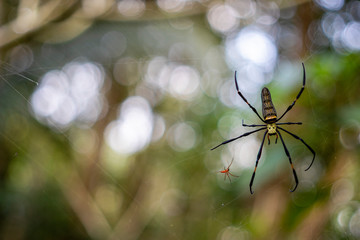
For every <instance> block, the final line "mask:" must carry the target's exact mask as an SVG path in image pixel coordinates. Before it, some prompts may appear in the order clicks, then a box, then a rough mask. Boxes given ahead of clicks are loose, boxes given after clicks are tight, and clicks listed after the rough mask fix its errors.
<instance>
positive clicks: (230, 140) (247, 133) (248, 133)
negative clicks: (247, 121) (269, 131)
mask: <svg viewBox="0 0 360 240" xmlns="http://www.w3.org/2000/svg"><path fill="white" fill-rule="evenodd" d="M264 129H266V127H263V128H259V129H256V130H254V131H251V132H246V133H244V134H243V135H240V136H238V137H236V138H232V139H229V140H226V141H224V142H222V143H220V144H219V145H217V146H216V147H213V148H212V149H211V150H214V149H216V148H218V147H220V146H221V145H224V144H227V143H229V142H232V141H235V140H236V139H239V138H242V137H246V136H248V135H250V134H252V133H255V132H258V131H261V130H264Z"/></svg>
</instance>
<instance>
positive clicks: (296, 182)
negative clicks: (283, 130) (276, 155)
mask: <svg viewBox="0 0 360 240" xmlns="http://www.w3.org/2000/svg"><path fill="white" fill-rule="evenodd" d="M277 132H278V134H279V136H280V140H281V142H282V144H283V146H284V150H285V153H286V156H287V157H288V158H289V162H290V165H291V168H292V171H293V175H294V178H295V187H294V188H293V189H292V190H290V192H294V191H295V189H296V188H297V186H298V184H299V180H298V177H297V175H296V171H295V168H294V165H293V163H292V161H291V157H290V153H289V151H288V149H287V147H286V145H285V142H284V140H283V138H282V136H281V134H280V132H279V131H277Z"/></svg>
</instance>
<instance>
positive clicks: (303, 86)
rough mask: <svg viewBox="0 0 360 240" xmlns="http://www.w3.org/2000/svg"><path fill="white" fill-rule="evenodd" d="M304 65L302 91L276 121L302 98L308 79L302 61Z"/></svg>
mask: <svg viewBox="0 0 360 240" xmlns="http://www.w3.org/2000/svg"><path fill="white" fill-rule="evenodd" d="M301 64H302V67H303V76H304V77H303V85H302V87H301V89H300V92H299V93H298V95H297V96H296V98H295V100H294V101H293V103H292V104H291V105H290V106H289V107H288V108H287V109H286V111H285V112H284V113H283V114H282V115H281V117H279V118H278V119H277V120H276V121H279V120H280V119H281V118H282V117H283V116H285V114H286V113H287V112H288V111H290V109H292V107H293V106H294V105H295V103H296V101H297V100H298V99H299V98H300V95H301V93H302V92H303V91H304V88H305V81H306V73H305V66H304V63H301Z"/></svg>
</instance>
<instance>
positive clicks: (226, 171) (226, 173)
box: [219, 159, 239, 182]
mask: <svg viewBox="0 0 360 240" xmlns="http://www.w3.org/2000/svg"><path fill="white" fill-rule="evenodd" d="M233 161H234V159H232V160H231V163H230V165H229V166H228V167H227V168H224V170H222V171H219V172H220V173H225V174H224V181H225V180H226V176H227V177H228V178H229V181H230V182H231V178H230V175H231V176H233V177H239V176H236V175H234V174H232V173H231V172H230V166H231V164H232V163H233Z"/></svg>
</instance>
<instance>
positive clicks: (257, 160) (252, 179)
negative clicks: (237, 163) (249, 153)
mask: <svg viewBox="0 0 360 240" xmlns="http://www.w3.org/2000/svg"><path fill="white" fill-rule="evenodd" d="M267 133H268V131H267V130H266V131H265V133H264V137H263V140H262V142H261V145H260V149H259V152H258V155H257V157H256V163H255V169H254V172H253V174H252V176H251V181H250V193H251V194H253V193H254V192H253V190H252V185H253V182H254V178H255V172H256V168H257V166H258V163H259V159H260V157H261V152H262V149H263V146H264V141H265V136H266V134H267Z"/></svg>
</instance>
